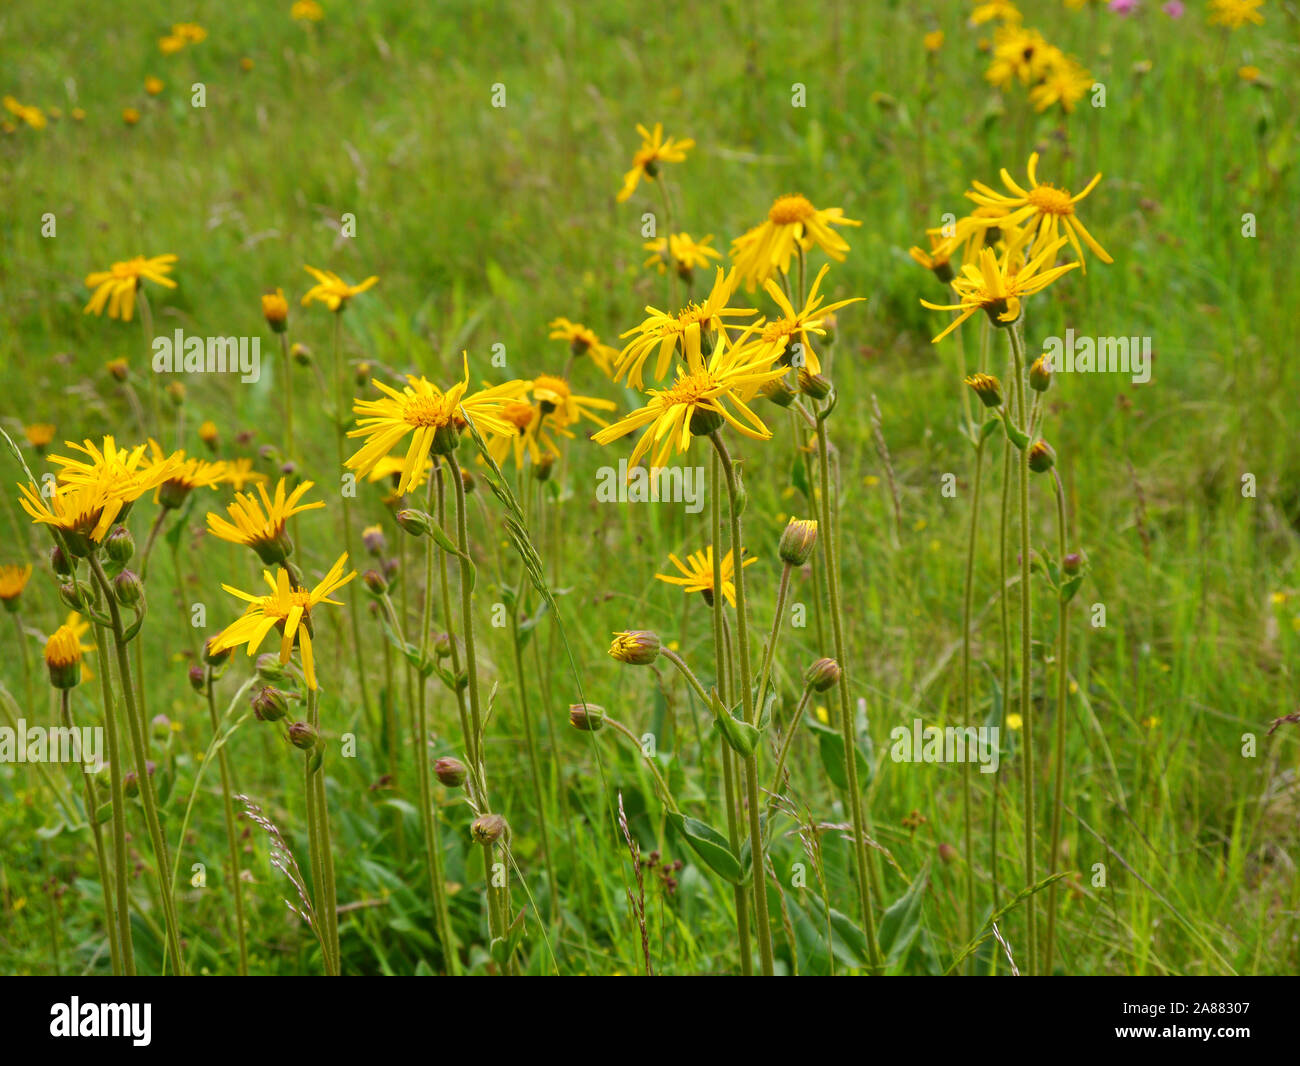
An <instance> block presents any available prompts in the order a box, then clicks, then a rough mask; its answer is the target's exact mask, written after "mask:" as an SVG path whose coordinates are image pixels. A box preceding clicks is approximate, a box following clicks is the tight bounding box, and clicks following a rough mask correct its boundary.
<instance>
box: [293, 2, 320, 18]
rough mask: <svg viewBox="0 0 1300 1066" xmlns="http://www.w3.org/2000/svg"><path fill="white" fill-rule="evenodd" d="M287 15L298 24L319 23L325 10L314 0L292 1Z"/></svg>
mask: <svg viewBox="0 0 1300 1066" xmlns="http://www.w3.org/2000/svg"><path fill="white" fill-rule="evenodd" d="M289 14H290V15H291V16H292V17H293V18H295V19H297V20H298V21H299V22H320V21H321V19H323V18H324V17H325V9H324V8H323V7H321V6H320V4H318V3H316V0H294V5H293V7H291V8H290V9H289Z"/></svg>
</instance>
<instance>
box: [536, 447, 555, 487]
mask: <svg viewBox="0 0 1300 1066" xmlns="http://www.w3.org/2000/svg"><path fill="white" fill-rule="evenodd" d="M554 469H555V456H553V455H552V454H551V453H550V452H546V453H545V454H543V455H539V456H538V457H537V462H535V463H533V477H535V478H536V479H537V480H538V481H549V480H550V478H551V471H552V470H554Z"/></svg>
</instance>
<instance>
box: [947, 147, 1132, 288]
mask: <svg viewBox="0 0 1300 1066" xmlns="http://www.w3.org/2000/svg"><path fill="white" fill-rule="evenodd" d="M1028 172H1029V188H1028V189H1022V188H1021V187H1020V186H1019V185H1017V184H1016V183H1015V182H1014V181H1012V179H1011V175H1010V174H1008V173H1007V170H1006V168H1005V167H1003V168H1002V183H1003V184H1004V185H1006V187H1007V188H1008V189H1010V190H1011V193H1012V195H1010V196H1008V195H1007V194H1006V193H1000V192H997V191H996V190H994V189H990V188H989V187H988V186H987V185H985V184H983V183H982V182H978V181H976V182H972V183H971V184H972V186H973V187H974V192H968V193H967V194H966V196H967V197H968V198H969V199H971V200H974V201H975V203H977V204H981V205H983V206H985V207H996V208H1002V209H1003V210H1004V211H1005V212H1006V214H1005V215H1004V216H1003V217H1001V218H999V219H997V220H996V222H997V225H999V226H1019V225H1022V224H1023V225H1025V226H1026V227H1027V228H1028V229H1029V230H1030V231H1031V232H1032V233H1033V237H1032V243H1033V247H1034V248H1035V249H1037V248H1039V247H1040V246H1041V245H1042V244H1045V243H1048V242H1053V241H1055V240H1056V237H1057V234H1058V232H1061V231H1064V233H1065V236H1066V237H1067V238H1068V239H1069V241H1070V247H1072V248H1073V249H1074V252H1075V254H1076V255H1077V256H1078V257H1079V263H1080V264H1081V265H1083V248H1082V247H1081V246H1080V244H1079V241H1080V240H1082V241H1083V243H1084V244H1086V245H1087V246H1088V247H1089V248H1090V249H1091V250H1092V251H1093V252H1094V253H1095V254H1096V256H1097V258H1098V259H1100V260H1101V261H1102V262H1103V263H1113V262H1114V260H1113V259H1111V257H1110V254H1109V253H1108V252H1107V251H1106V249H1105V248H1103V247H1102V246H1101V245H1100V244H1098V243H1097V242H1096V240H1094V239H1093V236H1092V234H1091V233H1089V232H1088V230H1087V229H1086V228H1085V227H1084V225H1083V223H1082V222H1080V221H1079V216H1078V215H1076V214H1075V213H1074V208H1075V205H1076V204H1077V203H1078V202H1079V201H1080V200H1082V199H1083V198H1084V197H1085V196H1087V195H1088V194H1089V193H1090V192H1092V190H1093V189H1095V188H1096V187H1097V183H1098V182H1099V181H1101V175H1100V174H1095V175H1094V176H1093V179H1092V181H1090V182H1088V184H1087V185H1086V186H1084V189H1083V192H1081V193H1078V194H1077V195H1075V196H1071V195H1070V190H1069V189H1058V188H1056V187H1055V186H1054V185H1051V184H1049V183H1044V184H1041V185H1040V184H1039V183H1038V153H1037V152H1035V153H1034V154H1033V155H1031V156H1030V157H1029V167H1028ZM1084 272H1085V273H1086V272H1087V267H1086V265H1085V266H1084Z"/></svg>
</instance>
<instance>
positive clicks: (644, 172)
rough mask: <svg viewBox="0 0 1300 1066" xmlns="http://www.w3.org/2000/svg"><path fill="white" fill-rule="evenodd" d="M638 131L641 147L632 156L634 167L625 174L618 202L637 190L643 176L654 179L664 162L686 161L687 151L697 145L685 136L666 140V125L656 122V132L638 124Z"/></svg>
mask: <svg viewBox="0 0 1300 1066" xmlns="http://www.w3.org/2000/svg"><path fill="white" fill-rule="evenodd" d="M636 131H637V133H639V134H640V135H641V147H640V148H639V149H638V150H637V153H636V155H634V156H633V157H632V169H631V170H629V171H628V172H627V173H626V174H624V175H623V188H622V189H620V190H619V193H618V202H619V203H620V204H621V203H624V202H626V201H627V200H628V199H630V198H631V196H632V194H633V193H634V192H636V187H637V185H638V184H639V183H640V181H641V179H642V178H645V179H646V181H654V179H655V176H656V175H657V174H658V173H659V166H660V164H662V163H684V162H686V153H687V152H689V151H690V150H691V149H692V148H694V147H695V142H694V141H693V140H692V139H691V138H689V137H684V138H683V139H682V140H680V141H675V140H673V139H672V138H671V137H669V138H668V139H667V140H664V125H663V123H662V122H656V123H655V128H654V132H653V133H652V132H651V131H650V130H647V129H646V128H645V127H644V126H642V125H640V124H639V123H638V124H637V127H636Z"/></svg>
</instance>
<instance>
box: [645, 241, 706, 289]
mask: <svg viewBox="0 0 1300 1066" xmlns="http://www.w3.org/2000/svg"><path fill="white" fill-rule="evenodd" d="M712 240H713V234H712V233H710V234H709V235H708V236H707V237H701V238H700V239H699V240H698V241H697V240H694V239H693V238H692V237H691V235H690V234H689V233H670V234H669V235H668V236H667V237H658V238H656V239H655V240H653V241H646V243H645V250H646V251H647V252H650V253H651V254H650V258H649V259H647V260H646V261H645V265H646V266H648V267H655V268H657V269H658V271H659V273H660V274H666V273H667V272H668V269H669V267H671V268H672V269H673V270H674V271H675V272H676V273H677V274H678V276H680V277H682V278H685V279H687V280H689V279H690V278H692V277H693V276H694V273H695V271H696V270H697V269H699V270H703V269H704V268H705V267H707V266H709V260H710V259H721V258H722V253H721V252H719V251H718V250H717V249H715V248H713V247H712V245H711V244H710V242H711V241H712Z"/></svg>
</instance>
